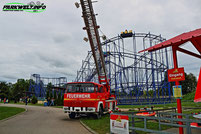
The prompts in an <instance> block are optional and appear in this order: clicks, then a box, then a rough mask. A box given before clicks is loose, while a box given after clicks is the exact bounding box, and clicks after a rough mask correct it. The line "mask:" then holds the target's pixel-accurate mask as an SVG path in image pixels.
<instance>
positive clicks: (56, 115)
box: [0, 104, 90, 134]
mask: <svg viewBox="0 0 201 134" xmlns="http://www.w3.org/2000/svg"><path fill="white" fill-rule="evenodd" d="M0 106H10V107H22V108H26V109H27V111H26V112H24V113H22V114H19V115H17V116H15V117H13V118H12V117H11V118H9V119H8V120H3V121H0V134H90V132H89V131H88V130H87V129H85V128H84V127H83V126H82V125H81V124H80V122H79V119H74V120H72V119H69V118H68V116H67V114H66V113H64V112H63V109H61V108H52V107H40V106H24V105H14V104H0Z"/></svg>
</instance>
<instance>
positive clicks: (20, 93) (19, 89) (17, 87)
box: [12, 79, 29, 102]
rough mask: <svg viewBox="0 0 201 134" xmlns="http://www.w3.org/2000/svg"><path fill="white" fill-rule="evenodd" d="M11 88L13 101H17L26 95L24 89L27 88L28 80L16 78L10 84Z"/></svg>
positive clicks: (26, 89)
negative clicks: (15, 80)
mask: <svg viewBox="0 0 201 134" xmlns="http://www.w3.org/2000/svg"><path fill="white" fill-rule="evenodd" d="M12 90H13V91H12V93H13V95H12V96H13V98H14V100H15V102H17V101H19V99H20V98H22V97H25V96H26V91H28V90H29V80H24V79H18V80H17V82H16V83H15V84H14V85H13V86H12Z"/></svg>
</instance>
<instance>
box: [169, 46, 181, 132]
mask: <svg viewBox="0 0 201 134" xmlns="http://www.w3.org/2000/svg"><path fill="white" fill-rule="evenodd" d="M172 53H173V60H174V68H178V63H177V51H176V47H174V46H172ZM175 85H179V81H176V82H175ZM177 112H178V113H182V106H181V99H177ZM178 118H180V119H181V118H182V116H180V115H179V116H178ZM179 125H183V122H179ZM183 133H184V130H183V127H179V134H183Z"/></svg>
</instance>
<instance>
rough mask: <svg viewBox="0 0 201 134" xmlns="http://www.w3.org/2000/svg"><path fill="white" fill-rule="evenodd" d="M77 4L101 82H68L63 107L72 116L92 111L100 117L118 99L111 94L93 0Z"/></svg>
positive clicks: (112, 106) (114, 104) (85, 0)
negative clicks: (80, 10) (80, 9)
mask: <svg viewBox="0 0 201 134" xmlns="http://www.w3.org/2000/svg"><path fill="white" fill-rule="evenodd" d="M75 5H76V7H77V8H78V7H79V6H80V5H81V7H82V17H83V19H84V23H85V27H84V28H83V29H84V30H86V31H87V34H88V40H89V42H90V46H91V51H92V55H93V58H94V63H95V66H96V74H97V75H98V80H99V83H94V82H72V83H67V93H65V94H64V107H63V109H64V112H65V113H69V117H70V118H75V117H76V115H79V114H90V113H94V114H96V115H97V117H98V118H100V117H101V115H102V114H103V113H104V112H109V111H111V110H115V108H116V105H117V101H116V100H115V95H112V94H111V90H110V85H109V80H108V79H107V69H106V67H105V59H104V55H103V51H102V46H101V42H100V36H99V31H98V28H99V26H98V25H97V22H96V17H95V16H96V14H95V13H94V11H93V6H92V2H91V0H80V4H79V3H75Z"/></svg>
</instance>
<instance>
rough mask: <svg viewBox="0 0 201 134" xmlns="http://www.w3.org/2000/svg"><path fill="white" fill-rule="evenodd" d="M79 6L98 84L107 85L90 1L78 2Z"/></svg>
mask: <svg viewBox="0 0 201 134" xmlns="http://www.w3.org/2000/svg"><path fill="white" fill-rule="evenodd" d="M80 4H81V7H82V15H83V16H82V17H83V19H84V23H85V27H84V28H83V29H84V30H86V31H87V34H88V39H89V42H90V46H91V50H92V55H93V58H94V62H95V65H96V70H97V74H98V78H99V83H100V84H103V83H105V84H106V85H108V84H109V83H108V80H107V73H106V67H105V60H104V56H103V51H102V46H101V41H100V36H99V31H98V28H99V26H98V25H97V22H96V16H95V13H94V11H93V6H92V1H91V0H80Z"/></svg>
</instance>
